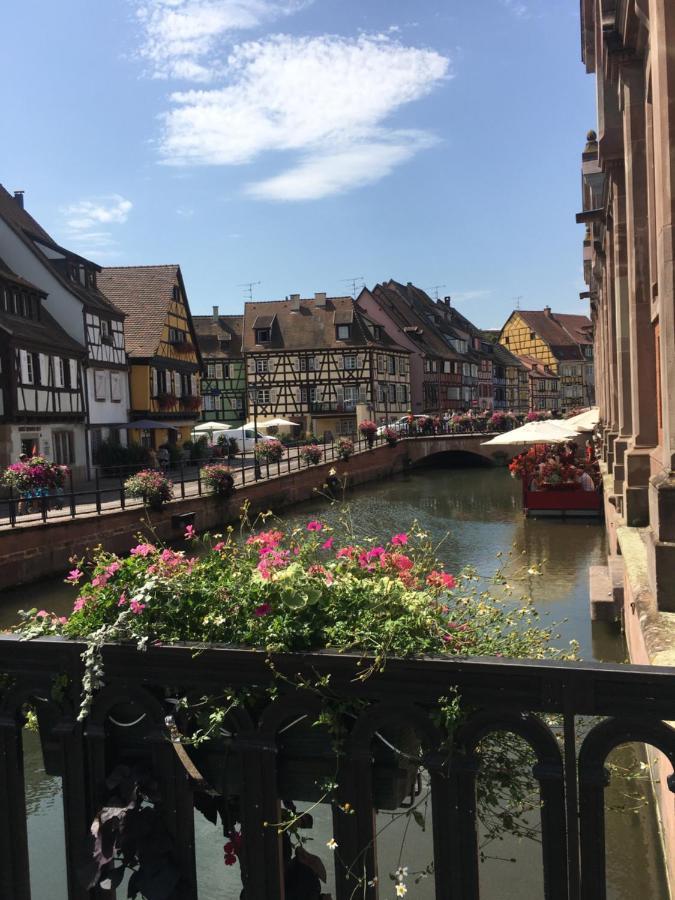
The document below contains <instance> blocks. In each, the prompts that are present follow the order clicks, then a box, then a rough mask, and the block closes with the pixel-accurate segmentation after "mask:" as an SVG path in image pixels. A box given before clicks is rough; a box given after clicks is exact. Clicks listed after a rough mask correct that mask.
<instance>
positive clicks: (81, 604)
mask: <svg viewBox="0 0 675 900" xmlns="http://www.w3.org/2000/svg"><path fill="white" fill-rule="evenodd" d="M88 599H89V597H78V598H77V600H76V601H75V603H74V604H73V612H79V611H80V610H81V609H83V608H84V604H85V603H86V602H87V600H88Z"/></svg>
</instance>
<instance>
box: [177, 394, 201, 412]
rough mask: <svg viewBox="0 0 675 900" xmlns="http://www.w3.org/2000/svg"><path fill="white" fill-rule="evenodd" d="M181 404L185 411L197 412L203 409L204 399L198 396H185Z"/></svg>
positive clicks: (181, 399)
mask: <svg viewBox="0 0 675 900" xmlns="http://www.w3.org/2000/svg"><path fill="white" fill-rule="evenodd" d="M180 402H181V406H183V408H184V409H190V410H197V409H201V408H202V398H201V397H200V396H199V395H198V394H183V396H182V397H181V398H180Z"/></svg>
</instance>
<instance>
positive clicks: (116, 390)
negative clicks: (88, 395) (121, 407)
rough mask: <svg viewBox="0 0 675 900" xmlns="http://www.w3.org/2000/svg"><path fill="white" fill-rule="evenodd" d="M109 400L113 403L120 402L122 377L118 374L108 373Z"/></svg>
mask: <svg viewBox="0 0 675 900" xmlns="http://www.w3.org/2000/svg"><path fill="white" fill-rule="evenodd" d="M110 399H111V400H112V401H113V403H120V402H121V400H122V375H121V374H120V373H119V372H111V373H110Z"/></svg>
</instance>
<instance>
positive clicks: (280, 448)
mask: <svg viewBox="0 0 675 900" xmlns="http://www.w3.org/2000/svg"><path fill="white" fill-rule="evenodd" d="M284 452H285V448H284V445H283V444H282V443H281V441H277V440H276V439H274V440H271V441H258V443H257V444H256V445H255V458H256V459H257V460H265V461H267V462H271V463H275V462H279V461H280V460H281V459H282V457H283V455H284Z"/></svg>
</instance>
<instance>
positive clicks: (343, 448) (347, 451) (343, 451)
mask: <svg viewBox="0 0 675 900" xmlns="http://www.w3.org/2000/svg"><path fill="white" fill-rule="evenodd" d="M338 450H339V451H340V456H341V457H342V458H343V459H349V457H350V456H351V455H352V453H353V452H354V441H353V440H352V439H351V438H348V437H341V438H340V440H339V441H338Z"/></svg>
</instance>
